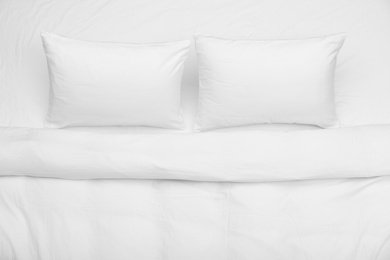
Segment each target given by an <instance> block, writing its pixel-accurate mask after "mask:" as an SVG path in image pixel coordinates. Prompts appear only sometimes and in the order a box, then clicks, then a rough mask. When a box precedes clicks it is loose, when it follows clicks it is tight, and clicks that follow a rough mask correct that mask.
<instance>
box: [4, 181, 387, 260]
mask: <svg viewBox="0 0 390 260" xmlns="http://www.w3.org/2000/svg"><path fill="white" fill-rule="evenodd" d="M389 205H390V177H381V178H368V179H349V180H342V179H339V180H322V181H299V182H277V183H241V184H239V183H205V182H202V183H201V182H182V181H159V180H153V181H137V180H105V181H101V180H93V181H70V180H55V179H43V178H25V177H9V178H8V177H3V178H1V181H0V212H1V214H0V246H1V247H0V248H1V250H0V258H1V259H28V260H53V259H56V260H69V259H75V260H77V259H83V260H112V259H115V260H128V259H136V260H183V259H186V260H199V259H202V260H226V259H232V260H233V259H240V260H259V259H270V260H271V259H272V260H273V259H289V260H307V259H315V260H329V259H332V260H368V259H370V260H371V259H376V260H388V259H390V236H389V234H390V221H389V220H390V207H389Z"/></svg>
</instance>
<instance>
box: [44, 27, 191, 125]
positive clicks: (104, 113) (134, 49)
mask: <svg viewBox="0 0 390 260" xmlns="http://www.w3.org/2000/svg"><path fill="white" fill-rule="evenodd" d="M42 40H43V44H44V49H45V52H46V56H47V61H48V65H49V72H50V81H51V95H50V99H51V100H50V108H49V113H48V115H47V119H46V126H47V127H52V128H58V127H60V128H61V127H66V126H139V125H141V126H156V127H163V128H182V127H183V123H182V119H181V115H180V96H181V95H180V89H181V78H182V74H183V64H184V62H185V59H186V57H187V52H188V48H189V46H190V41H180V42H167V43H156V44H128V43H101V42H87V41H79V40H75V39H70V38H66V37H62V36H59V35H55V34H51V33H47V32H43V33H42Z"/></svg>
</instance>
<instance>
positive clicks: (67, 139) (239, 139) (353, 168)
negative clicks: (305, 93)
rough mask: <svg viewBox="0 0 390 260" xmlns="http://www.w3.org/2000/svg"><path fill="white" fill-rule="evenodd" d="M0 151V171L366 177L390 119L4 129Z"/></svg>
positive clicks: (377, 159) (377, 166)
mask: <svg viewBox="0 0 390 260" xmlns="http://www.w3.org/2000/svg"><path fill="white" fill-rule="evenodd" d="M0 158H1V161H2V163H1V165H0V174H1V175H3V176H4V175H14V176H15V175H28V176H35V177H55V178H65V179H102V178H104V179H117V178H128V179H178V180H192V181H235V182H251V181H256V182H261V181H281V180H302V179H318V178H346V177H373V176H384V175H390V126H366V127H353V128H341V129H332V130H302V131H244V130H242V131H239V130H237V131H235V132H228V133H221V132H207V133H195V134H126V133H122V134H114V133H112V134H110V133H105V134H102V133H92V132H78V131H70V130H58V129H54V130H50V129H27V128H3V129H0ZM21 162H23V163H21Z"/></svg>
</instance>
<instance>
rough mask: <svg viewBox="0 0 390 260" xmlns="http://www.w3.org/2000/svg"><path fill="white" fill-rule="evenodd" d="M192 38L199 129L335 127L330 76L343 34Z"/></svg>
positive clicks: (343, 37) (335, 117)
mask: <svg viewBox="0 0 390 260" xmlns="http://www.w3.org/2000/svg"><path fill="white" fill-rule="evenodd" d="M195 38H196V39H195V40H196V49H197V54H198V69H199V81H200V89H199V106H198V117H197V129H198V130H207V129H213V128H222V127H231V126H240V125H252V124H263V123H288V124H308V125H317V126H320V127H333V126H335V125H337V116H336V112H335V95H334V74H335V67H336V60H337V54H338V51H339V50H340V48H341V47H342V45H343V42H344V39H345V34H343V33H341V34H335V35H329V36H322V37H317V38H310V39H298V40H228V39H221V38H215V37H208V36H202V35H195Z"/></svg>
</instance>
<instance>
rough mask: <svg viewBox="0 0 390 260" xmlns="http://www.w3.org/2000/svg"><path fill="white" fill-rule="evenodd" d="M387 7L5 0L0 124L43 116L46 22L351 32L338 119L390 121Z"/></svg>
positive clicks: (104, 36) (174, 33) (275, 33)
mask: <svg viewBox="0 0 390 260" xmlns="http://www.w3.org/2000/svg"><path fill="white" fill-rule="evenodd" d="M389 10H390V7H389V0H315V1H308V0H262V1H258V0H240V1H236V0H197V1H193V0H131V1H127V0H83V1H79V0H67V1H63V0H52V1H47V0H34V1H30V0H1V1H0V46H1V48H0V57H1V58H0V125H2V126H28V127H42V126H43V123H44V118H45V116H46V114H47V110H48V102H49V78H48V72H47V65H46V59H45V54H44V52H43V48H42V42H41V39H40V32H41V31H49V32H54V33H57V34H60V35H66V36H68V37H71V38H76V39H81V40H90V41H107V42H133V43H150V42H167V41H176V40H183V39H190V38H192V35H193V32H194V31H196V32H202V33H204V34H207V35H215V36H219V37H224V38H228V39H229V38H236V39H298V38H310V37H316V36H320V35H328V34H334V33H338V32H346V33H347V35H348V38H347V40H346V42H345V44H344V46H343V48H342V49H341V51H340V54H339V59H338V65H337V70H336V84H335V87H336V108H337V109H336V111H337V114H338V116H339V119H340V123H341V126H352V125H365V124H385V123H390V112H389V111H390V101H389V99H390V87H389V86H390V73H389V71H390V30H389V24H390V11H389ZM193 46H194V45H193ZM193 46H192V47H191V51H190V53H189V59H188V60H187V62H186V64H185V71H184V77H183V83H184V84H183V89H182V90H183V91H182V97H183V109H184V110H185V112H184V113H183V114H185V115H186V116H188V117H194V116H195V109H196V103H197V88H198V77H197V70H196V55H195V48H194V47H193ZM186 120H187V121H191V120H193V119H192V118H189V119H187V118H186Z"/></svg>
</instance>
